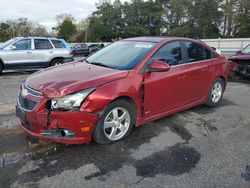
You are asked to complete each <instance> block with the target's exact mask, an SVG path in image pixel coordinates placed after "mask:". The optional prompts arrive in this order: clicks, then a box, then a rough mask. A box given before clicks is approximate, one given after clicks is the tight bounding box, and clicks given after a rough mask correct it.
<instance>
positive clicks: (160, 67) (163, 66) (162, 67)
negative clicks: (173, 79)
mask: <svg viewBox="0 0 250 188" xmlns="http://www.w3.org/2000/svg"><path fill="white" fill-rule="evenodd" d="M169 70H170V66H169V64H168V63H166V62H165V61H162V60H155V61H153V62H152V63H151V65H150V66H149V68H148V70H147V71H146V72H167V71H169Z"/></svg>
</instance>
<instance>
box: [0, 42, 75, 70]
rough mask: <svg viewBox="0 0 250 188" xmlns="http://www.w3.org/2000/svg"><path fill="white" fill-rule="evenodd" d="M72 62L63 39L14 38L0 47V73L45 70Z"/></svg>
mask: <svg viewBox="0 0 250 188" xmlns="http://www.w3.org/2000/svg"><path fill="white" fill-rule="evenodd" d="M73 60H74V59H73V54H72V50H71V48H70V47H69V45H68V44H67V43H66V42H65V41H64V40H63V39H57V38H50V37H16V38H13V39H10V40H9V41H6V42H5V43H3V44H1V46H0V73H1V72H2V71H3V70H4V69H30V68H45V67H49V66H55V65H60V64H63V63H65V62H69V61H73Z"/></svg>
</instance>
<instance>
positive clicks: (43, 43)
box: [34, 39, 53, 50]
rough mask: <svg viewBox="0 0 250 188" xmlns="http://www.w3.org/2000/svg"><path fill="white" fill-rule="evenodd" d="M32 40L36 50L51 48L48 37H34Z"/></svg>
mask: <svg viewBox="0 0 250 188" xmlns="http://www.w3.org/2000/svg"><path fill="white" fill-rule="evenodd" d="M34 42H35V49H36V50H45V49H52V48H53V47H52V45H51V43H50V42H49V40H48V39H35V40H34Z"/></svg>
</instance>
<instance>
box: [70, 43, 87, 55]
mask: <svg viewBox="0 0 250 188" xmlns="http://www.w3.org/2000/svg"><path fill="white" fill-rule="evenodd" d="M72 49H73V54H74V56H88V55H89V47H88V45H87V44H84V43H80V44H75V45H74V46H73V47H72Z"/></svg>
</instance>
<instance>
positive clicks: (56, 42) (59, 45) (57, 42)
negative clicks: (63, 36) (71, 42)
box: [51, 40, 67, 48]
mask: <svg viewBox="0 0 250 188" xmlns="http://www.w3.org/2000/svg"><path fill="white" fill-rule="evenodd" d="M51 42H52V43H53V45H54V47H55V48H67V47H66V45H65V44H64V43H63V41H61V40H51Z"/></svg>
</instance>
